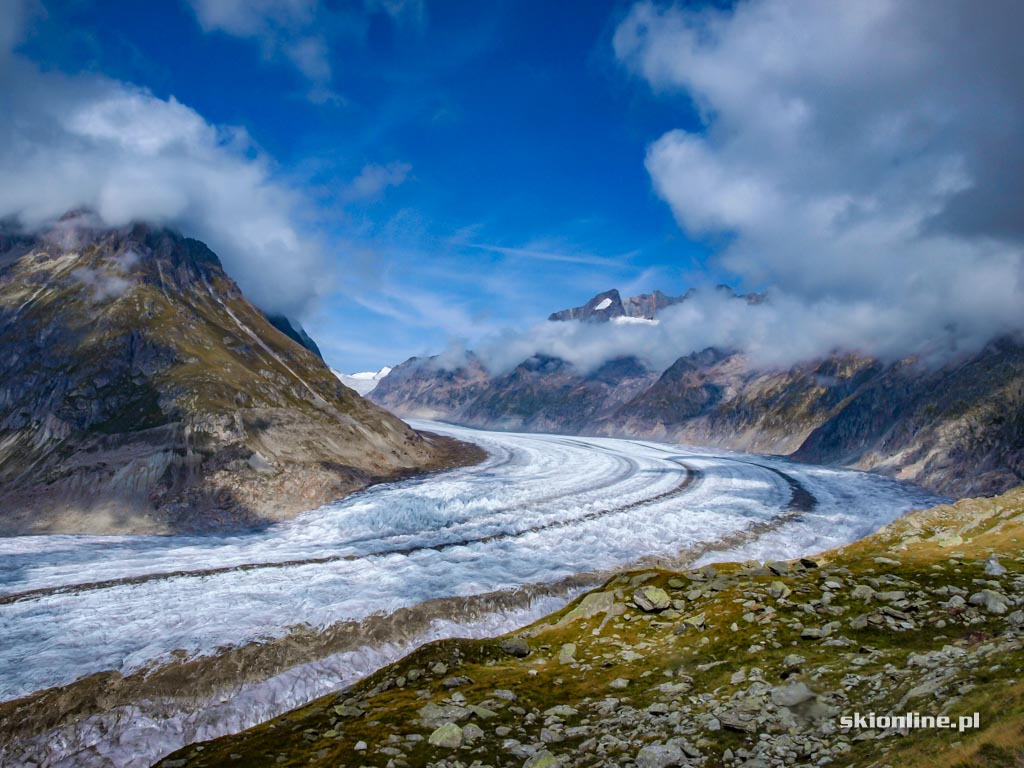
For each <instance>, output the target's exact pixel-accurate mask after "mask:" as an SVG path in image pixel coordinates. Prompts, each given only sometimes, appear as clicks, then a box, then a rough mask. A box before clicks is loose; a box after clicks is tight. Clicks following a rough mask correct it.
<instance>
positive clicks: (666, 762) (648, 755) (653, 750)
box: [636, 744, 687, 768]
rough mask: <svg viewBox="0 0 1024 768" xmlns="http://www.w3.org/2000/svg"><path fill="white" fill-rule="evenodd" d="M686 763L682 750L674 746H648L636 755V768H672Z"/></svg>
mask: <svg viewBox="0 0 1024 768" xmlns="http://www.w3.org/2000/svg"><path fill="white" fill-rule="evenodd" d="M686 762H687V760H686V755H684V754H683V750H681V749H680V748H679V747H677V746H675V745H674V744H648V745H647V746H646V747H643V748H642V749H641V750H640V751H639V752H637V753H636V768H672V767H673V766H681V765H686Z"/></svg>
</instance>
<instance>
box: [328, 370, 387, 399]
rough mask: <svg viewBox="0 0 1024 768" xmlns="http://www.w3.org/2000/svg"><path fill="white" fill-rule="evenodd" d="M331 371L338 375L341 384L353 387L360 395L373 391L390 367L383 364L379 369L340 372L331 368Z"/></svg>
mask: <svg viewBox="0 0 1024 768" xmlns="http://www.w3.org/2000/svg"><path fill="white" fill-rule="evenodd" d="M331 373H333V374H334V375H335V376H337V377H338V379H339V380H340V381H341V383H342V384H344V385H345V386H346V387H348V388H349V389H354V390H355V391H356V392H358V393H359V394H360V395H363V396H366V395H368V394H370V393H371V392H373V390H375V389H376V388H377V385H378V384H379V383H380V380H381V379H383V378H384V377H385V376H387V375H388V374H389V373H391V369H390V368H388V367H387V366H384V367H383V368H381V369H380V370H379V371H360V372H359V373H342V372H341V371H336V370H334V369H333V368H332V369H331Z"/></svg>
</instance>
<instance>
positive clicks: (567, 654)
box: [558, 643, 576, 664]
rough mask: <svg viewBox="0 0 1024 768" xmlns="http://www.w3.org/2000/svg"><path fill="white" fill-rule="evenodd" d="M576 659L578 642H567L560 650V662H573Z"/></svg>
mask: <svg viewBox="0 0 1024 768" xmlns="http://www.w3.org/2000/svg"><path fill="white" fill-rule="evenodd" d="M574 661H576V643H566V644H565V645H563V646H562V647H561V649H560V650H559V651H558V663H559V664H571V663H572V662H574Z"/></svg>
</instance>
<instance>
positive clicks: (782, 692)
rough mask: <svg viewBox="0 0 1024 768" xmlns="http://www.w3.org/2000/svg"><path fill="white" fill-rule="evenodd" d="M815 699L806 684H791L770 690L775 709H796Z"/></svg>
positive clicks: (814, 694) (813, 693)
mask: <svg viewBox="0 0 1024 768" xmlns="http://www.w3.org/2000/svg"><path fill="white" fill-rule="evenodd" d="M815 698H817V694H816V693H815V692H814V691H812V690H811V689H810V688H808V687H807V684H806V683H801V682H793V683H789V684H788V685H780V686H778V687H776V688H773V689H772V704H774V705H775V706H777V707H786V708H791V707H798V706H800V705H801V704H803V703H805V702H808V701H812V700H813V699H815Z"/></svg>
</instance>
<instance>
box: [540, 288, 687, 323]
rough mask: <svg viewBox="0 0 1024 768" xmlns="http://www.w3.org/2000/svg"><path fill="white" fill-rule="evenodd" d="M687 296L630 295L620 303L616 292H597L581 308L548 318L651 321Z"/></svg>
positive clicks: (593, 320) (556, 319) (619, 297)
mask: <svg viewBox="0 0 1024 768" xmlns="http://www.w3.org/2000/svg"><path fill="white" fill-rule="evenodd" d="M689 296H690V294H689V293H687V294H686V295H685V296H667V295H665V294H664V293H662V292H661V291H654V292H653V293H642V294H640V295H639V296H631V297H630V298H628V299H625V300H623V299H622V297H621V296H620V295H619V292H618V291H617V290H616V289H615V288H612V289H611V290H610V291H605V292H604V293H599V294H597V296H595V297H594V298H592V299H591V300H590V301H588V302H587V303H586V304H584V305H583V306H582V307H573V308H572V309H563V310H562V311H560V312H554V313H552V314H551V316H550V317H548V320H552V321H565V320H584V321H587V322H607V321H609V320H612V319H614V318H616V317H632V318H642V319H644V320H653V319H654V318H655V317H656V316H657V314H658V312H659V311H660V310H662V309H664V308H665V307H670V306H672V305H673V304H679V303H680V302H682V301H685V300H686V299H687V298H688V297H689Z"/></svg>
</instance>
